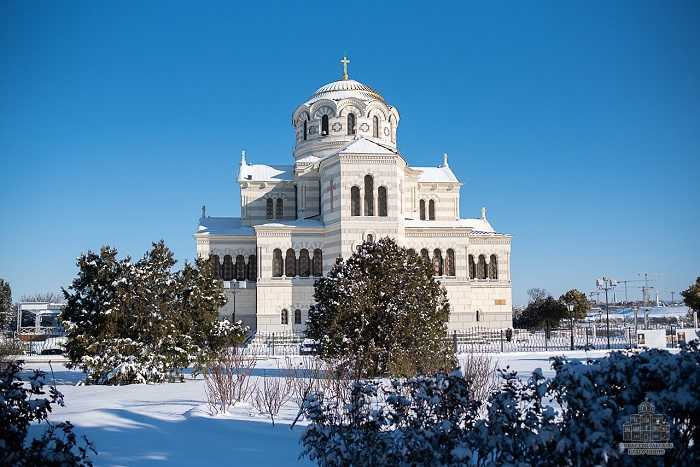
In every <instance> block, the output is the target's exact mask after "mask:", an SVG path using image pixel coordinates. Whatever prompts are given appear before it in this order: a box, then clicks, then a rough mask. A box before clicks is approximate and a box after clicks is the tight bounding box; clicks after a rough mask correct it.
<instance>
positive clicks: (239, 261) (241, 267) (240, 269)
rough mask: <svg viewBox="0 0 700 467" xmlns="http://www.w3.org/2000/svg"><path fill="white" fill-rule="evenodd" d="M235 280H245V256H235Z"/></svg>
mask: <svg viewBox="0 0 700 467" xmlns="http://www.w3.org/2000/svg"><path fill="white" fill-rule="evenodd" d="M236 280H237V281H244V280H245V256H243V255H238V256H236Z"/></svg>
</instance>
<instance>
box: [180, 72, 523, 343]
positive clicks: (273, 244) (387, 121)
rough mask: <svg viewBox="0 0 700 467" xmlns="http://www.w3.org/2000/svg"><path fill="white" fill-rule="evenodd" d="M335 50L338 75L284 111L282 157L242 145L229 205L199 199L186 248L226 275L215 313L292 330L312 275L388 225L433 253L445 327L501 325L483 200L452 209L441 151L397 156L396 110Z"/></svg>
mask: <svg viewBox="0 0 700 467" xmlns="http://www.w3.org/2000/svg"><path fill="white" fill-rule="evenodd" d="M343 62H344V65H345V66H346V68H345V71H344V73H343V78H342V79H341V80H338V81H334V82H331V83H329V84H326V85H325V86H322V87H320V88H319V89H318V90H317V91H316V92H314V93H313V95H312V96H311V97H310V98H309V99H307V100H306V101H305V102H304V103H302V104H301V105H300V106H299V107H298V108H297V109H296V110H295V111H294V112H293V114H292V118H291V123H292V126H293V128H294V134H295V139H296V146H295V149H294V163H293V164H292V165H283V166H278V165H275V166H271V165H264V164H251V163H250V162H249V161H248V160H246V156H245V153H242V154H241V160H240V166H239V171H238V176H237V181H238V184H239V185H240V190H241V217H235V218H234V217H210V216H208V215H207V214H206V211H205V210H204V208H203V209H202V217H201V218H200V220H199V226H198V228H197V232H196V233H195V234H194V237H195V239H196V242H197V254H198V255H199V256H200V257H205V258H210V259H211V260H212V261H214V263H215V264H216V266H217V270H218V273H219V275H220V277H221V278H222V279H223V280H224V281H225V282H226V286H227V288H226V293H227V295H228V297H229V301H228V303H227V304H226V306H225V307H224V308H223V309H222V310H221V314H222V315H224V316H227V317H230V316H231V315H233V314H234V307H235V318H236V319H237V320H238V319H240V320H242V321H243V322H244V323H245V324H246V325H248V326H250V327H251V329H253V330H258V331H263V332H280V331H295V332H301V331H303V330H304V328H305V326H306V319H307V312H308V309H309V306H310V305H311V304H312V303H313V292H314V287H313V286H314V281H315V278H317V277H319V276H321V275H324V274H327V273H328V271H329V269H330V268H331V267H332V265H333V263H334V262H335V258H336V257H343V258H348V257H349V256H351V255H352V253H353V251H355V249H356V247H357V245H358V244H360V243H361V242H363V241H365V240H375V239H378V238H380V237H392V238H394V239H395V240H396V241H397V242H398V243H399V244H400V245H403V246H405V247H406V248H410V249H412V250H414V251H415V252H416V253H417V254H420V255H421V256H423V257H424V258H426V259H427V260H429V261H430V262H432V264H433V265H434V270H435V276H436V277H439V280H440V281H441V283H442V284H444V286H445V288H446V290H447V294H448V297H449V301H450V307H451V312H450V318H449V323H448V327H449V328H450V329H465V328H470V327H474V326H481V327H488V328H507V327H511V326H512V294H511V268H510V247H511V236H510V235H508V234H503V233H498V232H496V231H495V230H494V228H493V227H492V225H491V223H490V222H489V221H488V219H487V217H486V209H485V208H484V209H482V211H481V216H480V217H477V218H472V219H462V218H460V189H461V187H462V182H460V181H459V179H458V178H457V177H456V176H455V174H454V173H453V172H452V169H451V168H450V166H449V164H448V159H447V154H445V155H444V156H443V158H442V161H441V163H440V164H439V165H437V166H434V167H414V166H409V165H408V163H407V160H406V158H405V157H404V155H403V154H402V153H401V152H399V149H398V146H397V131H398V126H399V112H398V110H397V109H396V107H393V106H391V105H389V104H388V103H387V102H386V101H385V100H384V97H382V95H381V94H379V92H377V91H376V90H374V89H372V88H371V87H369V86H367V85H365V84H362V83H360V82H358V81H355V80H352V79H349V77H348V75H347V63H348V61H347V60H343ZM426 118H435V116H434V115H431V114H429V113H428V115H427V117H426ZM270 137H271V138H275V137H276V136H274V135H270ZM425 137H426V138H435V137H436V136H435V135H425ZM437 137H438V138H439V135H438V136H437ZM211 182H212V183H220V182H219V181H216V180H211ZM486 195H493V191H492V192H489V193H475V192H472V191H470V192H469V198H468V201H469V203H470V204H474V203H475V202H477V201H478V200H482V199H483V198H484V197H485V196H486ZM234 294H235V295H234Z"/></svg>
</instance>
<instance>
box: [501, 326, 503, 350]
mask: <svg viewBox="0 0 700 467" xmlns="http://www.w3.org/2000/svg"><path fill="white" fill-rule="evenodd" d="M501 353H503V329H501Z"/></svg>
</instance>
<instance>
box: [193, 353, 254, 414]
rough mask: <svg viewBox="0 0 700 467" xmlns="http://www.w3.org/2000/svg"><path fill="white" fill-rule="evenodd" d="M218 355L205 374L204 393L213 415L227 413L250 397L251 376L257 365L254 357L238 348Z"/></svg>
mask: <svg viewBox="0 0 700 467" xmlns="http://www.w3.org/2000/svg"><path fill="white" fill-rule="evenodd" d="M218 355H219V357H218V358H217V359H216V360H214V361H212V362H210V364H209V366H208V367H207V369H206V371H205V373H204V391H205V394H206V397H207V403H208V404H209V409H210V411H211V413H212V414H217V413H222V414H223V413H227V412H228V409H229V408H231V407H233V406H234V405H235V404H236V403H237V402H241V401H245V400H247V399H248V398H249V397H250V395H251V391H252V389H253V387H251V385H250V376H251V375H252V373H253V370H254V369H255V365H256V359H255V357H254V356H251V355H249V354H247V353H245V352H243V351H241V350H238V349H236V348H231V349H228V350H226V351H223V352H220V353H219V354H218Z"/></svg>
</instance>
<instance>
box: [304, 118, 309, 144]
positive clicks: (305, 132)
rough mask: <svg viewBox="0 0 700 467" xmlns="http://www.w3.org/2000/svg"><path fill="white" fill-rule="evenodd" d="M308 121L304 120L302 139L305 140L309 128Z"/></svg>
mask: <svg viewBox="0 0 700 467" xmlns="http://www.w3.org/2000/svg"><path fill="white" fill-rule="evenodd" d="M307 125H308V122H307V121H306V120H304V141H306V137H307V135H308V134H309V130H308V128H307Z"/></svg>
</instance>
